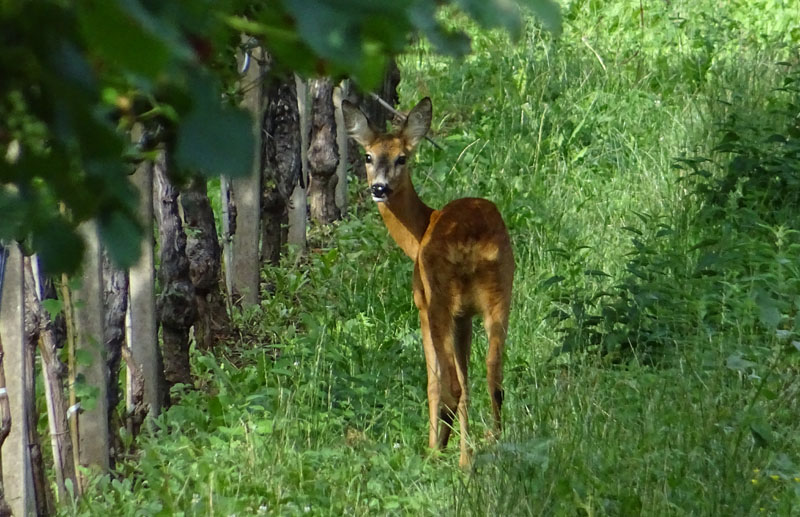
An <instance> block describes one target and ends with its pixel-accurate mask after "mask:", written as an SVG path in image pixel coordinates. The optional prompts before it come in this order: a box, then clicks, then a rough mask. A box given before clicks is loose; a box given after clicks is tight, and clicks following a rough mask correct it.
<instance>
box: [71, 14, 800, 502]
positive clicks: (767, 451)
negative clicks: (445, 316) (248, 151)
mask: <svg viewBox="0 0 800 517" xmlns="http://www.w3.org/2000/svg"><path fill="white" fill-rule="evenodd" d="M640 5H641V9H640V8H639V6H640ZM563 8H564V14H565V31H564V34H563V35H562V37H561V38H560V39H558V40H554V39H553V37H552V36H550V35H549V34H547V33H544V32H542V31H540V30H539V29H538V28H537V26H536V24H535V23H534V22H531V23H530V26H529V27H528V30H527V31H526V33H525V36H524V37H523V39H522V40H521V41H520V42H518V43H517V44H513V43H512V42H510V41H508V39H507V38H506V37H505V36H504V35H502V34H499V33H494V32H486V31H482V30H479V29H478V28H470V32H471V34H472V36H473V48H474V52H473V54H472V55H471V56H469V57H468V58H466V59H464V60H463V61H453V60H450V59H444V58H441V57H437V56H434V55H432V54H431V53H430V50H429V48H428V46H427V44H426V43H425V42H424V41H423V42H419V43H418V44H416V45H415V47H414V48H413V49H412V50H411V51H410V52H409V53H408V54H407V55H405V56H402V58H401V69H402V75H403V82H402V84H401V90H402V92H401V93H402V95H401V97H402V99H403V103H404V104H405V106H411V105H413V104H414V103H415V102H416V101H417V100H418V99H419V98H420V97H422V96H424V95H431V96H432V98H433V100H434V112H435V117H434V118H435V122H434V128H433V135H432V136H433V137H434V138H435V139H436V140H437V141H438V142H439V143H441V144H442V145H443V146H444V150H443V151H437V150H435V149H433V148H432V147H430V146H426V147H423V148H422V149H421V150H420V152H419V155H418V157H417V160H416V165H415V172H414V175H415V183H416V185H417V187H418V190H419V191H420V193H421V195H422V197H423V198H424V199H425V200H427V201H428V202H429V203H430V204H432V205H434V206H441V205H443V204H444V203H445V202H446V201H448V200H450V199H453V198H456V197H461V196H482V197H487V198H490V199H492V200H494V201H495V202H496V203H497V204H498V206H499V207H500V209H501V211H502V212H503V214H504V215H505V218H506V221H507V223H508V225H509V228H510V231H511V234H512V239H513V243H514V248H515V254H516V262H517V277H516V280H515V295H514V306H513V309H512V321H511V331H510V337H509V342H508V348H507V354H506V368H505V371H506V375H505V387H506V405H505V408H504V417H505V424H506V429H505V434H504V435H503V437H502V439H501V440H500V441H499V442H498V443H496V444H491V443H487V442H485V441H484V440H482V439H481V438H480V437H481V436H483V431H484V430H485V429H488V428H489V427H490V423H489V422H487V420H488V419H489V414H490V413H489V400H488V395H487V394H486V393H485V387H484V386H485V381H484V380H483V379H484V378H485V367H484V365H483V357H484V354H485V348H486V339H485V337H484V336H483V335H482V332H480V331H478V330H476V335H475V344H474V347H473V348H474V352H473V358H472V363H471V368H472V370H471V379H472V387H473V396H472V401H473V406H472V410H471V420H472V426H473V437H474V439H475V446H476V449H477V453H476V457H475V463H474V466H473V468H472V469H471V470H469V471H467V472H462V471H460V470H459V469H458V468H457V466H456V465H457V460H456V456H457V453H456V452H455V449H453V448H451V449H449V450H447V451H445V452H444V453H442V454H434V455H431V454H429V452H428V451H427V450H426V447H425V443H426V442H427V440H426V436H427V418H426V415H427V410H426V398H425V397H426V395H425V370H424V359H423V355H422V351H421V343H420V338H419V326H418V320H417V314H416V311H415V309H414V307H413V303H412V301H411V296H410V276H411V264H410V262H409V261H408V260H407V259H406V258H405V257H404V256H403V255H402V253H401V252H400V251H399V249H398V248H397V247H396V246H395V245H394V243H393V242H392V241H391V240H390V238H389V237H388V235H387V234H386V232H385V229H384V228H383V226H382V224H381V222H380V220H379V217H378V216H377V213H376V210H375V208H374V206H372V204H371V203H366V204H360V205H357V206H356V207H355V208H354V210H353V213H352V214H351V216H350V217H349V218H348V220H346V221H343V222H342V223H340V224H338V225H336V227H335V228H333V229H318V230H316V232H315V233H314V235H313V239H314V250H313V251H312V252H311V253H310V254H309V256H308V257H307V258H296V257H288V258H287V259H286V260H285V263H284V264H283V265H282V266H281V267H278V268H274V269H269V270H267V271H264V280H265V281H266V282H268V283H269V284H270V286H272V288H273V291H274V292H273V294H272V295H271V297H270V298H269V299H266V300H265V301H264V302H263V303H262V305H261V306H260V307H257V308H255V309H252V310H249V311H247V312H246V313H244V314H239V315H237V322H238V323H239V324H240V326H241V328H242V329H244V331H243V336H242V339H241V340H240V341H241V342H239V343H237V344H235V346H233V347H232V348H231V349H230V350H227V351H219V352H218V353H217V354H216V355H204V354H201V353H199V352H197V353H195V354H194V356H193V366H194V370H195V373H196V374H197V375H198V377H199V379H200V381H201V388H202V389H201V390H199V391H191V392H187V393H185V394H184V395H183V399H182V402H181V404H180V405H178V406H175V407H173V408H171V409H170V410H169V411H168V412H167V413H166V414H165V415H163V416H162V417H160V418H159V419H158V420H157V421H156V428H155V429H154V430H153V431H152V432H150V433H147V434H146V435H145V436H143V437H142V438H141V439H140V440H139V442H138V444H137V448H136V451H137V452H135V453H132V455H131V457H130V459H129V460H128V461H125V462H122V463H121V465H120V466H119V467H118V470H119V472H118V473H117V474H118V475H115V476H113V477H105V478H97V479H96V481H95V486H94V487H93V488H92V489H91V490H90V491H89V493H88V494H87V496H86V498H84V499H83V500H81V501H80V502H79V503H77V505H76V506H75V507H74V508H73V509H72V510H71V511H68V512H65V513H68V514H81V515H93V514H105V515H108V514H114V515H180V514H183V515H232V514H236V515H259V514H260V515H343V514H345V515H395V514H403V515H441V514H446V515H450V514H454V515H540V514H545V515H754V514H755V515H758V514H764V515H791V514H792V512H793V511H795V512H796V508H798V507H800V506H798V505H800V443H798V440H799V439H798V436H800V434H799V433H798V431H800V429H799V427H800V426H799V425H798V418H797V416H798V415H800V407H798V402H797V399H798V397H797V394H798V389H800V384H798V381H797V377H798V375H797V374H798V367H799V366H800V361H799V360H798V358H799V357H800V353H799V352H798V350H797V348H798V346H800V330H798V328H800V323H798V322H799V321H800V319H799V318H800V317H799V316H798V314H800V268H798V266H797V259H796V257H797V256H798V251H800V248H798V247H799V246H800V233H798V232H799V231H800V220H798V216H797V215H796V211H797V210H796V207H797V194H796V192H798V190H797V187H798V184H797V177H798V176H797V175H798V170H800V165H799V164H798V156H799V152H800V145H798V137H800V130H798V125H797V124H798V122H797V116H798V108H797V106H798V105H800V102H799V101H800V98H799V96H798V92H797V85H798V82H797V81H798V80H799V79H798V78H800V74H798V51H797V46H798V41H799V38H800V34H798V31H797V30H796V28H797V27H798V26H800V13H798V8H797V7H795V6H794V4H793V3H791V2H780V1H773V0H764V1H757V2H744V1H731V2H725V3H722V4H720V3H719V2H711V1H708V0H701V1H697V2H685V1H672V2H642V3H641V4H636V3H630V2H602V1H592V0H583V1H578V0H576V1H573V2H564V3H563ZM450 14H451V15H452V16H451V18H452V19H453V23H460V24H463V23H464V22H463V21H461V20H460V18H459V16H458V15H457V13H450ZM779 63H784V64H779ZM361 188H363V186H356V185H354V186H353V192H352V194H353V197H358V196H357V191H358V190H359V189H361ZM478 328H479V327H478V326H476V329H478Z"/></svg>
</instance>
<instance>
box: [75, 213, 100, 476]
mask: <svg viewBox="0 0 800 517" xmlns="http://www.w3.org/2000/svg"><path fill="white" fill-rule="evenodd" d="M78 231H79V232H80V234H81V236H82V237H83V240H84V243H85V244H86V250H85V252H84V255H83V266H82V273H81V286H80V288H78V289H75V290H74V291H73V293H72V299H73V300H74V301H75V305H74V308H73V309H74V318H75V321H74V326H75V347H76V361H75V365H76V366H75V367H76V384H78V385H79V386H76V392H77V393H78V394H79V395H80V394H83V395H84V396H83V397H80V404H81V410H80V412H79V414H78V430H79V435H78V460H79V462H80V464H81V465H82V466H84V467H90V468H93V469H96V470H99V471H101V472H105V471H107V470H108V454H109V439H108V400H107V393H106V391H107V390H106V388H107V386H108V379H107V377H108V374H107V369H106V353H105V346H104V345H103V257H102V253H101V251H100V239H99V236H98V234H97V225H96V224H95V223H94V221H90V222H86V223H83V224H81V225H80V226H79V227H78ZM80 482H81V485H82V486H83V489H85V488H86V482H87V479H85V477H84V476H80Z"/></svg>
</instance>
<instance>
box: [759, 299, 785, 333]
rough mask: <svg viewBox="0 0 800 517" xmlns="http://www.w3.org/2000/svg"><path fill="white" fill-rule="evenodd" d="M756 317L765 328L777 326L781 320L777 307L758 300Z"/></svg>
mask: <svg viewBox="0 0 800 517" xmlns="http://www.w3.org/2000/svg"><path fill="white" fill-rule="evenodd" d="M758 319H759V320H760V321H761V323H763V324H764V326H765V327H767V328H770V329H774V328H777V327H778V325H779V324H780V322H781V311H779V310H778V308H777V307H776V306H775V305H773V304H771V303H767V302H764V303H761V302H759V305H758Z"/></svg>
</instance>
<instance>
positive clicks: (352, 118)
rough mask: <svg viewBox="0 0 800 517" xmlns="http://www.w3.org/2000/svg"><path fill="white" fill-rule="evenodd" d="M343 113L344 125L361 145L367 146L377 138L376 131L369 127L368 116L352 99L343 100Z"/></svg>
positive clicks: (348, 132)
mask: <svg viewBox="0 0 800 517" xmlns="http://www.w3.org/2000/svg"><path fill="white" fill-rule="evenodd" d="M342 115H343V116H344V127H346V128H347V134H349V135H350V136H351V137H352V138H353V140H355V141H356V142H358V143H359V144H360V145H361V147H366V146H368V145H369V144H371V143H372V141H373V140H375V132H374V131H373V130H372V128H371V127H369V121H368V120H367V116H366V115H364V113H363V112H362V111H361V110H360V109H358V107H356V106H355V105H354V104H353V103H351V102H350V101H346V100H343V101H342Z"/></svg>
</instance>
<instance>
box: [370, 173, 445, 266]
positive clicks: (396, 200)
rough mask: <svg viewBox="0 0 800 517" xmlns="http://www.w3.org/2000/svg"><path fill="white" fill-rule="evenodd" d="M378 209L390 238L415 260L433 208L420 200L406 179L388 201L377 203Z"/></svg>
mask: <svg viewBox="0 0 800 517" xmlns="http://www.w3.org/2000/svg"><path fill="white" fill-rule="evenodd" d="M378 211H379V212H380V213H381V216H382V217H383V222H384V224H386V229H387V230H389V235H391V236H392V239H394V241H395V242H396V243H397V244H398V246H400V247H401V248H402V249H403V251H404V252H405V254H406V255H408V256H409V257H410V258H411V260H417V254H418V253H419V244H420V241H421V240H422V236H423V235H425V231H426V230H427V229H428V224H429V223H430V220H431V214H433V212H434V210H433V208H431V207H429V206H428V205H426V204H425V203H423V202H422V200H421V199H420V198H419V196H418V195H417V191H416V190H414V186H413V185H412V184H411V181H408V183H407V184H406V185H404V186H403V188H401V189H398V190H396V191H395V192H394V194H393V195H392V196H391V198H390V199H389V200H388V201H386V202H384V203H378Z"/></svg>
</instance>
